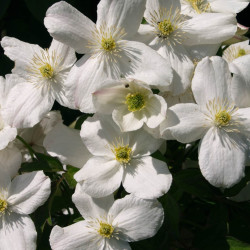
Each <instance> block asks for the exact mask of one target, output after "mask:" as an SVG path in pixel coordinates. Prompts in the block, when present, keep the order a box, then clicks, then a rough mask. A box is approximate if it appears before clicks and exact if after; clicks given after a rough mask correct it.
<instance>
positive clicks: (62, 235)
mask: <svg viewBox="0 0 250 250" xmlns="http://www.w3.org/2000/svg"><path fill="white" fill-rule="evenodd" d="M73 202H74V203H75V205H76V207H77V208H78V210H79V212H80V213H81V215H82V216H83V217H84V219H85V220H84V221H80V222H77V223H75V224H73V225H70V226H67V227H64V228H61V227H59V226H55V227H54V228H53V229H52V232H51V235H50V244H51V247H52V249H53V250H76V249H77V250H110V249H115V250H129V249H131V248H130V246H129V243H128V242H133V241H139V240H143V239H146V238H150V237H152V236H154V235H155V234H156V233H157V231H158V230H159V228H160V227H161V225H162V223H163V218H164V213H163V208H162V206H161V204H160V203H159V202H158V201H157V200H143V199H139V198H136V197H133V196H132V195H127V196H126V197H125V198H123V199H119V200H116V201H114V198H113V195H112V196H107V197H104V198H99V199H96V198H91V197H90V196H88V195H87V194H85V193H83V192H82V190H81V188H80V187H79V186H78V185H77V187H76V191H75V194H74V195H73Z"/></svg>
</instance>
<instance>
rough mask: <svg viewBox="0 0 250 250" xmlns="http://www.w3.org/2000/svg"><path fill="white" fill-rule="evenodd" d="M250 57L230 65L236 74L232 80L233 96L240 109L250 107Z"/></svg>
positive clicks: (239, 59)
mask: <svg viewBox="0 0 250 250" xmlns="http://www.w3.org/2000/svg"><path fill="white" fill-rule="evenodd" d="M249 65H250V55H246V56H242V57H240V58H238V59H236V60H234V61H233V62H232V63H231V65H230V70H231V72H233V73H234V75H233V80H232V96H233V99H234V101H235V103H236V105H237V106H238V107H242V108H246V107H250V74H249Z"/></svg>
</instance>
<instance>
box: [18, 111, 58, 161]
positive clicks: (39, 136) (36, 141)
mask: <svg viewBox="0 0 250 250" xmlns="http://www.w3.org/2000/svg"><path fill="white" fill-rule="evenodd" d="M58 123H62V117H61V114H60V112H58V111H51V112H49V113H48V114H47V115H45V117H44V118H43V119H42V120H41V121H40V122H39V123H37V124H36V125H35V126H34V127H32V128H24V129H20V130H19V131H18V135H19V136H21V137H22V138H23V139H24V140H25V142H27V143H28V144H29V145H30V147H32V148H33V149H34V150H35V151H36V152H40V153H45V152H46V150H45V149H44V147H43V140H44V138H45V136H46V134H48V133H49V131H51V130H52V129H53V127H55V126H56V124H58ZM15 145H16V146H17V147H18V148H19V149H20V151H21V152H22V155H23V161H30V160H31V156H30V154H29V151H28V149H27V148H26V147H25V146H24V144H23V143H22V142H21V141H19V140H18V139H16V140H15Z"/></svg>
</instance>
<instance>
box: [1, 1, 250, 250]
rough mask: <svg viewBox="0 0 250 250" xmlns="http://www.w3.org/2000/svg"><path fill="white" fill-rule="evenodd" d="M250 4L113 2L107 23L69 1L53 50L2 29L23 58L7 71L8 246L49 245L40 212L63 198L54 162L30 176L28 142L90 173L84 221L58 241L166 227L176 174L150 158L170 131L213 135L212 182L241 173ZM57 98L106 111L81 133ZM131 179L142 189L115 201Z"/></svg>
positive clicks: (52, 14)
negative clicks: (39, 238)
mask: <svg viewBox="0 0 250 250" xmlns="http://www.w3.org/2000/svg"><path fill="white" fill-rule="evenodd" d="M248 3H249V0H101V1H100V3H99V4H98V9H97V22H96V24H95V23H93V22H92V21H91V20H90V19H89V18H87V17H86V16H84V15H83V14H82V13H80V12H79V11H78V10H77V9H75V8H74V7H72V6H71V5H70V4H68V3H66V2H64V1H61V2H58V3H56V4H54V5H52V6H51V7H50V8H49V9H48V10H47V13H46V17H45V20H44V24H45V26H46V28H47V29H48V32H49V33H50V35H51V36H52V37H53V40H52V43H51V46H50V48H49V49H42V48H41V47H40V46H38V45H33V44H28V43H25V42H22V41H20V40H18V39H16V38H11V37H7V36H5V37H3V39H2V41H1V45H2V47H3V49H4V52H5V55H6V56H8V57H9V58H10V59H11V60H13V61H14V62H15V67H14V69H13V70H12V74H9V75H6V77H5V78H3V77H1V78H0V80H1V84H0V105H1V110H0V112H1V113H0V124H1V130H0V138H1V140H0V150H1V151H0V159H1V162H0V240H1V246H0V249H3V250H8V249H17V250H19V249H20V250H27V249H28V250H29V249H30V250H34V249H35V248H36V230H35V227H34V224H33V222H32V220H31V219H30V217H29V216H28V214H30V213H32V212H34V211H35V210H36V209H37V207H39V206H41V205H42V204H43V203H44V202H45V201H46V200H47V199H48V197H49V195H50V178H49V177H47V176H45V175H44V173H43V172H42V171H34V172H31V173H24V174H21V175H20V174H18V170H19V168H20V165H21V163H22V162H27V161H32V157H31V155H30V154H29V151H28V150H27V148H25V147H24V146H23V144H22V143H20V140H22V141H24V142H25V143H27V144H29V145H30V146H31V147H32V148H33V149H34V150H35V151H36V152H40V153H44V154H46V153H48V154H50V155H51V156H55V157H58V159H60V161H61V162H62V163H63V164H70V165H72V166H74V167H77V168H79V169H80V170H79V171H78V172H77V173H76V174H75V176H74V178H75V180H76V181H77V186H76V190H75V193H74V195H73V202H74V204H75V205H76V207H77V208H78V210H79V211H80V213H81V215H82V216H83V218H84V219H85V220H84V221H80V222H77V223H75V224H73V225H70V226H67V227H65V228H61V227H59V226H55V227H54V228H53V230H52V232H51V235H50V244H51V247H52V249H55V250H59V249H61V250H67V249H85V250H86V249H89V250H95V249H96V250H99V249H106V250H108V249H131V248H130V246H129V244H128V242H131V241H138V240H142V239H145V238H149V237H152V236H153V235H155V234H156V233H157V231H158V229H159V228H160V227H161V225H162V223H163V219H164V213H163V208H162V206H161V204H160V203H159V202H158V201H157V200H156V199H157V198H159V197H160V196H162V195H164V194H166V193H167V192H168V190H169V188H170V186H171V182H172V175H171V173H170V172H169V170H168V167H167V164H166V163H165V162H163V161H160V160H158V159H156V158H154V157H152V156H151V155H152V154H153V153H154V152H156V151H157V150H165V149H164V145H165V141H166V140H177V141H179V142H182V143H191V142H194V141H197V140H200V143H199V166H200V169H201V172H202V174H203V176H204V177H205V179H206V180H207V181H208V182H210V183H211V184H212V185H214V186H216V187H220V188H228V187H231V186H233V185H235V184H236V183H238V182H239V181H240V180H241V179H242V178H243V177H244V167H245V165H246V164H248V162H250V159H249V158H250V154H249V146H250V75H249V74H250V73H249V72H250V71H249V67H250V46H249V41H248V40H247V38H246V37H244V36H243V35H242V33H243V31H242V29H241V27H240V26H239V25H238V27H237V21H236V13H238V12H240V11H241V10H243V9H244V8H246V6H247V5H248ZM143 17H144V19H143ZM142 20H143V21H142ZM237 28H238V31H237ZM235 36H237V39H236V40H237V41H239V42H238V43H236V44H233V45H230V46H229V45H225V44H230V43H231V42H232V40H233V41H235V39H234V37H235ZM223 44H224V45H223ZM223 46H225V47H223ZM219 48H226V49H224V51H223V56H222V57H219V56H216V53H217V51H218V49H219ZM75 52H77V53H79V54H84V56H83V57H82V58H81V59H79V60H78V61H77V59H76V55H75ZM55 100H56V101H57V102H59V103H60V104H61V105H62V106H65V107H68V108H71V109H77V110H80V111H81V112H84V113H89V114H90V113H95V114H94V116H93V117H89V118H88V119H86V120H85V121H84V122H83V124H82V127H81V131H80V134H79V131H78V130H76V129H73V128H69V127H67V126H65V125H63V124H62V118H61V116H60V114H59V113H58V112H55V111H50V110H51V109H52V106H53V104H54V101H55ZM17 135H18V137H19V141H17V139H15V138H16V136H17ZM121 184H122V187H123V188H124V189H125V191H126V192H127V193H129V195H127V196H125V197H124V198H122V199H117V200H114V195H113V194H114V193H115V192H116V191H117V190H118V189H119V188H120V186H121ZM13 239H15V240H14V241H13Z"/></svg>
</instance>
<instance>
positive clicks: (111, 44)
mask: <svg viewBox="0 0 250 250" xmlns="http://www.w3.org/2000/svg"><path fill="white" fill-rule="evenodd" d="M101 45H102V48H103V49H104V50H106V51H112V50H114V49H115V48H116V43H115V40H114V39H113V37H112V36H111V37H109V38H104V37H103V38H102V42H101Z"/></svg>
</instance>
